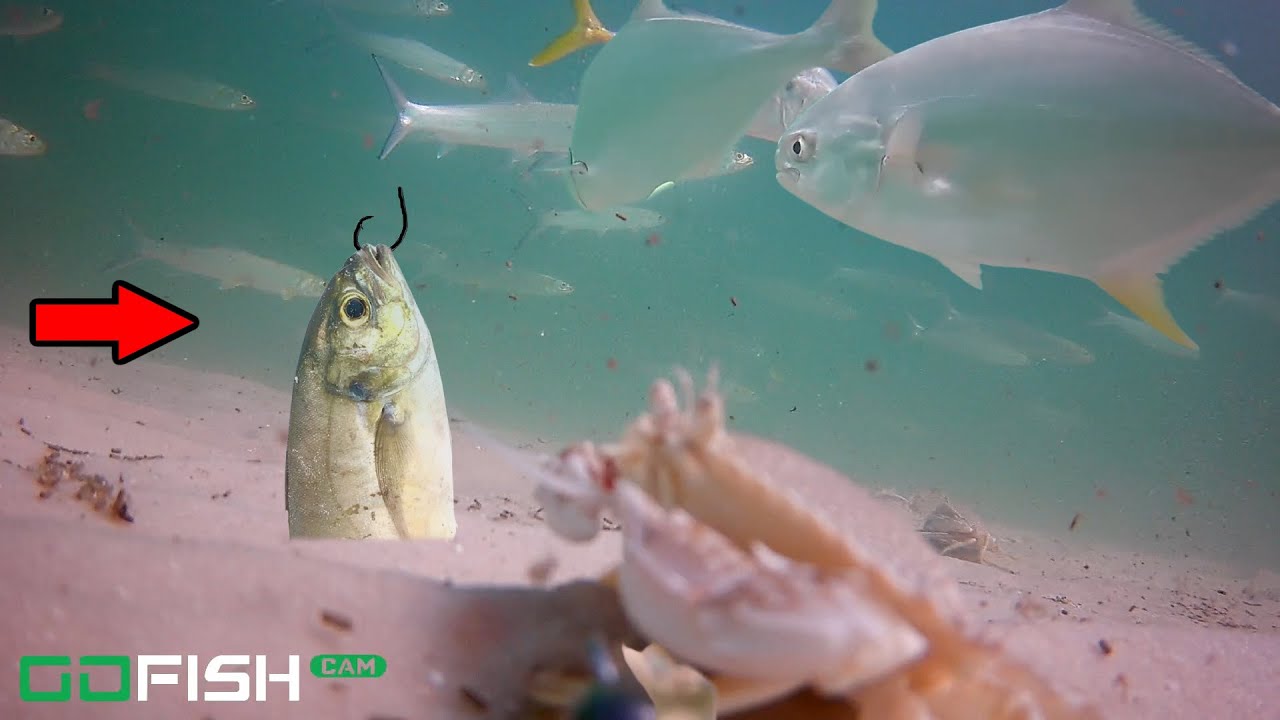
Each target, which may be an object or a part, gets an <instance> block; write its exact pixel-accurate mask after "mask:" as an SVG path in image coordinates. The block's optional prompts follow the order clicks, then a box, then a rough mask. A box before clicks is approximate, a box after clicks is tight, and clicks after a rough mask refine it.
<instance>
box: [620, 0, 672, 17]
mask: <svg viewBox="0 0 1280 720" xmlns="http://www.w3.org/2000/svg"><path fill="white" fill-rule="evenodd" d="M671 17H680V13H678V12H676V11H674V10H672V9H671V8H669V7H667V4H666V3H665V2H663V0H640V2H638V3H636V9H635V10H632V11H631V17H630V18H628V19H627V22H642V21H644V20H652V19H653V18H671Z"/></svg>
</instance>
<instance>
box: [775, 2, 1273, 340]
mask: <svg viewBox="0 0 1280 720" xmlns="http://www.w3.org/2000/svg"><path fill="white" fill-rule="evenodd" d="M775 165H776V169H777V178H778V182H779V183H780V184H781V185H782V186H783V187H784V188H785V189H787V190H788V191H789V192H791V193H792V194H794V195H796V196H797V197H799V198H800V199H802V200H804V201H805V202H807V203H809V204H810V205H812V206H813V207H815V208H817V209H818V210H821V211H822V212H823V213H825V214H827V215H829V216H830V217H832V218H835V219H836V220H839V221H841V222H843V223H845V224H846V225H849V226H851V227H854V228H857V229H858V230H861V231H863V232H866V233H868V234H870V235H873V236H875V237H878V238H880V239H882V240H885V241H888V242H891V243H894V244H897V245H900V246H903V247H907V248H910V249H913V250H916V251H919V252H921V253H924V254H926V255H929V256H931V257H933V258H935V259H937V260H939V261H940V262H942V263H943V264H944V265H945V266H946V267H948V268H949V269H950V270H951V271H952V272H953V273H955V274H956V275H957V276H959V277H961V278H962V279H964V280H965V281H966V282H968V283H969V284H970V285H972V286H974V287H976V288H979V289H981V287H982V275H981V267H982V266H983V265H986V266H995V267H1022V268H1032V269H1036V270H1044V271H1049V272H1056V273H1062V274H1067V275H1075V276H1077V277H1081V278H1085V279H1088V280H1091V281H1093V282H1094V283H1095V284H1097V285H1098V286H1100V287H1101V288H1102V289H1103V290H1105V291H1106V292H1107V293H1109V294H1110V295H1111V296H1112V297H1114V298H1115V299H1116V300H1118V301H1120V303H1121V304H1122V305H1124V306H1125V307H1126V308H1127V309H1129V310H1130V311H1131V312H1133V314H1134V315H1136V316H1138V317H1139V318H1141V319H1142V320H1143V321H1145V322H1147V323H1149V324H1150V325H1152V326H1153V327H1155V328H1156V329H1158V330H1159V331H1160V332H1162V333H1164V334H1165V335H1167V336H1168V337H1169V338H1170V339H1171V340H1173V341H1174V342H1177V343H1178V344H1180V345H1183V346H1186V347H1188V348H1194V347H1196V344H1195V342H1194V341H1193V340H1192V339H1191V338H1190V337H1189V336H1188V335H1187V333H1186V332H1184V331H1183V330H1182V328H1181V327H1179V326H1178V323H1177V321H1176V320H1175V319H1174V318H1173V315H1172V314H1171V313H1170V312H1169V309H1168V307H1167V306H1166V304H1165V299H1164V291H1163V288H1162V282H1161V280H1160V275H1162V274H1163V273H1165V272H1167V271H1168V270H1169V269H1170V268H1171V267H1172V266H1173V265H1174V264H1175V263H1177V262H1178V260H1179V259H1181V258H1182V257H1184V256H1185V255H1187V254H1188V253H1190V252H1191V251H1192V250H1194V249H1196V248H1197V247H1199V246H1201V245H1203V244H1205V243H1206V242H1208V241H1209V240H1210V239H1211V238H1212V237H1214V236H1215V235H1216V234H1217V233H1219V232H1221V231H1223V230H1227V229H1230V228H1233V227H1235V226H1237V225H1239V224H1241V223H1243V222H1244V221H1246V220H1247V219H1249V218H1251V217H1252V216H1254V215H1256V214H1257V213H1259V212H1261V211H1262V210H1263V209H1265V208H1266V207H1268V206H1269V205H1271V204H1272V203H1273V202H1275V200H1276V199H1277V198H1278V197H1280V108H1277V107H1276V106H1275V105H1274V104H1272V103H1271V102H1270V101H1268V100H1266V99H1265V98H1263V97H1262V96H1261V95H1259V94H1258V93H1256V92H1254V91H1253V90H1252V89H1250V88H1249V87H1247V86H1245V85H1244V84H1243V83H1242V82H1240V81H1239V80H1238V79H1237V78H1236V77H1235V76H1234V75H1233V74H1232V73H1231V72H1230V71H1229V70H1228V69H1227V68H1226V67H1225V66H1223V65H1222V64H1221V63H1219V62H1218V61H1217V60H1215V59H1213V58H1212V57H1210V56H1209V55H1208V54H1206V53H1204V52H1203V51H1201V50H1200V49H1199V48H1196V47H1194V46H1193V45H1191V44H1190V43H1188V42H1187V41H1185V40H1183V39H1181V38H1179V37H1177V36H1176V35H1174V34H1173V33H1172V32H1170V31H1169V30H1167V29H1165V28H1163V27H1161V26H1160V25H1158V24H1156V23H1155V22H1154V21H1152V20H1150V19H1148V18H1146V17H1144V16H1143V15H1142V14H1141V13H1140V12H1139V11H1138V9H1137V7H1136V6H1135V5H1134V3H1133V2H1132V0H1070V1H1069V2H1066V3H1065V4H1063V5H1060V6H1059V7H1057V8H1054V9H1051V10H1047V11H1044V12H1039V13H1035V14H1031V15H1025V16H1022V17H1017V18H1013V19H1011V20H1005V21H1002V22H997V23H992V24H990V25H984V26H982V27H977V28H971V29H967V30H962V31H960V32H956V33H952V34H950V35H946V36H943V37H940V38H936V39H934V40H930V41H928V42H925V43H922V44H920V45H916V46H914V47H912V48H910V49H909V50H906V51H904V52H901V53H898V54H897V55H895V56H893V57H891V58H888V59H886V60H884V61H883V62H881V63H877V64H875V65H872V66H871V67H868V68H867V69H866V70H864V71H862V72H860V73H858V74H856V75H854V76H853V77H850V78H849V79H848V80H846V81H844V82H843V83H842V84H841V85H840V86H839V87H838V88H836V89H835V90H833V91H832V92H831V93H830V94H828V95H827V96H826V97H823V98H822V99H820V100H818V101H817V102H815V103H814V104H813V105H811V106H810V107H809V108H808V109H807V110H805V111H804V112H803V113H802V114H801V115H800V117H799V118H797V120H796V121H795V122H794V123H793V124H792V125H791V127H789V128H788V130H787V132H786V134H784V135H783V137H782V138H781V139H780V140H779V142H778V147H777V151H776V156H775Z"/></svg>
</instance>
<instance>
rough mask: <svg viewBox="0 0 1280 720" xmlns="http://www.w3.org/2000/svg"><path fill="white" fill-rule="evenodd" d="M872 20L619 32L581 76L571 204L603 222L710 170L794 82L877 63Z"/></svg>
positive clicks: (857, 6) (849, 11) (835, 11)
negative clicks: (599, 214)
mask: <svg viewBox="0 0 1280 720" xmlns="http://www.w3.org/2000/svg"><path fill="white" fill-rule="evenodd" d="M651 1H656V0H645V2H651ZM875 9H876V2H875V1H874V0H833V1H832V2H831V4H830V5H829V6H828V8H827V10H826V11H825V12H824V13H823V14H822V15H821V17H819V18H818V20H817V21H816V22H815V23H814V24H813V25H812V26H810V27H809V28H808V29H807V30H804V31H801V32H799V33H796V34H793V35H778V34H774V33H770V32H765V31H763V30H757V29H754V28H749V27H745V26H742V25H737V24H734V23H731V22H728V21H725V20H720V19H717V18H712V17H708V16H687V15H681V16H676V17H670V16H662V17H648V18H640V17H637V18H636V19H634V20H632V21H630V22H628V23H627V24H626V25H624V26H623V27H622V29H621V30H619V31H618V32H617V34H616V35H615V36H614V37H613V38H612V39H611V40H609V41H608V43H606V44H605V46H604V47H603V48H602V49H601V50H600V52H599V53H598V54H596V56H595V57H594V58H593V59H592V61H591V64H590V65H588V66H587V70H586V72H585V73H584V74H583V76H582V81H581V85H580V91H579V96H578V114H577V117H576V119H575V122H574V128H573V138H572V140H571V142H570V163H569V167H568V168H567V170H568V172H567V175H568V178H569V184H570V187H571V190H572V192H573V195H574V197H575V198H576V199H577V201H578V204H579V205H581V206H582V207H583V208H584V209H586V210H595V211H601V210H605V209H607V208H610V207H616V206H619V205H626V204H630V203H636V202H639V201H641V200H644V199H645V198H647V197H649V195H650V194H651V193H652V192H653V191H654V189H655V188H657V187H658V186H660V185H662V184H663V183H666V182H669V181H677V180H679V179H680V178H683V177H686V176H687V174H688V173H689V171H690V170H691V169H693V168H698V167H705V166H707V165H708V164H710V163H715V162H718V161H719V159H720V158H722V157H724V154H725V153H727V152H729V151H730V150H731V149H732V147H733V145H734V143H736V142H737V141H738V139H739V138H741V137H742V136H743V135H744V134H745V133H746V131H747V129H748V127H749V126H750V125H751V121H752V117H753V116H754V115H755V113H756V112H757V111H758V110H759V109H760V108H761V107H762V106H763V105H764V104H765V103H766V102H767V101H768V99H769V97H770V96H771V95H773V94H774V93H775V92H777V91H778V88H781V87H783V86H784V85H785V84H786V82H787V80H789V79H791V78H793V77H794V76H795V75H796V74H797V73H799V72H801V71H802V70H805V69H807V68H812V67H826V66H830V67H834V68H837V69H841V70H845V71H847V72H857V71H858V70H860V69H861V68H863V67H866V66H867V65H869V64H871V63H874V62H876V61H877V60H880V59H882V58H884V57H885V56H887V55H888V54H889V50H888V49H887V48H885V46H884V45H883V44H881V43H880V41H879V40H878V39H876V37H875V36H874V34H872V32H871V21H872V18H873V17H874V15H875ZM666 12H667V13H668V14H670V13H669V11H666ZM819 102H821V101H819Z"/></svg>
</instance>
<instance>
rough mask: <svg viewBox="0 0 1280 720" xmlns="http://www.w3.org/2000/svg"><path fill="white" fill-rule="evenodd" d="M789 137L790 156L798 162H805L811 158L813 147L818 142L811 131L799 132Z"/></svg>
mask: <svg viewBox="0 0 1280 720" xmlns="http://www.w3.org/2000/svg"><path fill="white" fill-rule="evenodd" d="M791 137H792V139H791V156H792V157H793V158H794V159H795V160H797V161H799V162H806V161H808V160H809V159H811V158H812V157H813V151H814V148H815V147H817V144H818V141H817V138H815V137H814V136H813V133H809V132H800V133H796V134H795V135H793V136H791Z"/></svg>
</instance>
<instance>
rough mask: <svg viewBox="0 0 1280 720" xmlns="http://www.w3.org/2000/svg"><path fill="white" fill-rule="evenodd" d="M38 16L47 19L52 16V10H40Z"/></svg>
mask: <svg viewBox="0 0 1280 720" xmlns="http://www.w3.org/2000/svg"><path fill="white" fill-rule="evenodd" d="M40 14H41V15H43V16H45V17H49V16H51V15H53V8H41V10H40Z"/></svg>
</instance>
